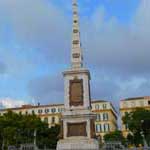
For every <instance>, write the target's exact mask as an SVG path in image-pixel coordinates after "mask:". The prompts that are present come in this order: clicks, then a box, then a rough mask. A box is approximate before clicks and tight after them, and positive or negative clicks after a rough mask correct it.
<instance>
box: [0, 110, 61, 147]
mask: <svg viewBox="0 0 150 150" xmlns="http://www.w3.org/2000/svg"><path fill="white" fill-rule="evenodd" d="M59 130H60V127H59V126H58V125H57V126H56V127H52V128H48V124H47V123H46V122H42V121H41V119H40V118H39V117H37V116H36V115H34V114H32V115H30V114H27V115H22V114H17V113H14V112H12V111H8V112H7V113H5V114H4V115H3V116H0V149H2V150H4V149H7V147H8V145H15V146H18V147H19V146H20V144H25V143H33V142H34V134H35V132H36V133H37V136H36V143H37V146H38V147H40V148H44V147H47V148H55V147H56V143H57V140H58V138H57V137H58V134H59Z"/></svg>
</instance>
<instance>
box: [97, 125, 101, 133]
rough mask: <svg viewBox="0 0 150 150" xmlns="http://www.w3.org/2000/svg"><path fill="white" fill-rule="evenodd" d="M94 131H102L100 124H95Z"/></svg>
mask: <svg viewBox="0 0 150 150" xmlns="http://www.w3.org/2000/svg"><path fill="white" fill-rule="evenodd" d="M96 132H102V126H101V124H96Z"/></svg>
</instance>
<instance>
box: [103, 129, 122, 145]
mask: <svg viewBox="0 0 150 150" xmlns="http://www.w3.org/2000/svg"><path fill="white" fill-rule="evenodd" d="M104 140H105V141H106V142H110V141H120V142H122V143H124V141H125V138H124V137H123V135H122V132H121V131H118V130H116V131H114V132H110V133H108V134H105V135H104Z"/></svg>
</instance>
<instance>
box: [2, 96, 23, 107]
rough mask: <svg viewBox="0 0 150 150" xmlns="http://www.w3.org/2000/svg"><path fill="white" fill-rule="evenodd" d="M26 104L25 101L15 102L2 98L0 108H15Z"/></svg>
mask: <svg viewBox="0 0 150 150" xmlns="http://www.w3.org/2000/svg"><path fill="white" fill-rule="evenodd" d="M24 104H26V102H25V101H23V100H15V99H11V98H0V108H15V107H20V106H22V105H24Z"/></svg>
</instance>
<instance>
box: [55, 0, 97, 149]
mask: <svg viewBox="0 0 150 150" xmlns="http://www.w3.org/2000/svg"><path fill="white" fill-rule="evenodd" d="M72 5H73V28H72V50H71V68H70V69H68V70H67V71H65V72H63V76H64V86H65V89H64V92H65V102H64V105H65V111H64V112H63V114H62V130H61V139H60V140H59V141H58V143H57V150H99V144H98V141H97V140H96V139H95V125H94V120H95V114H93V113H92V112H91V97H90V72H89V70H87V69H86V68H84V67H83V54H82V49H81V41H80V29H79V17H78V5H77V0H73V4H72Z"/></svg>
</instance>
